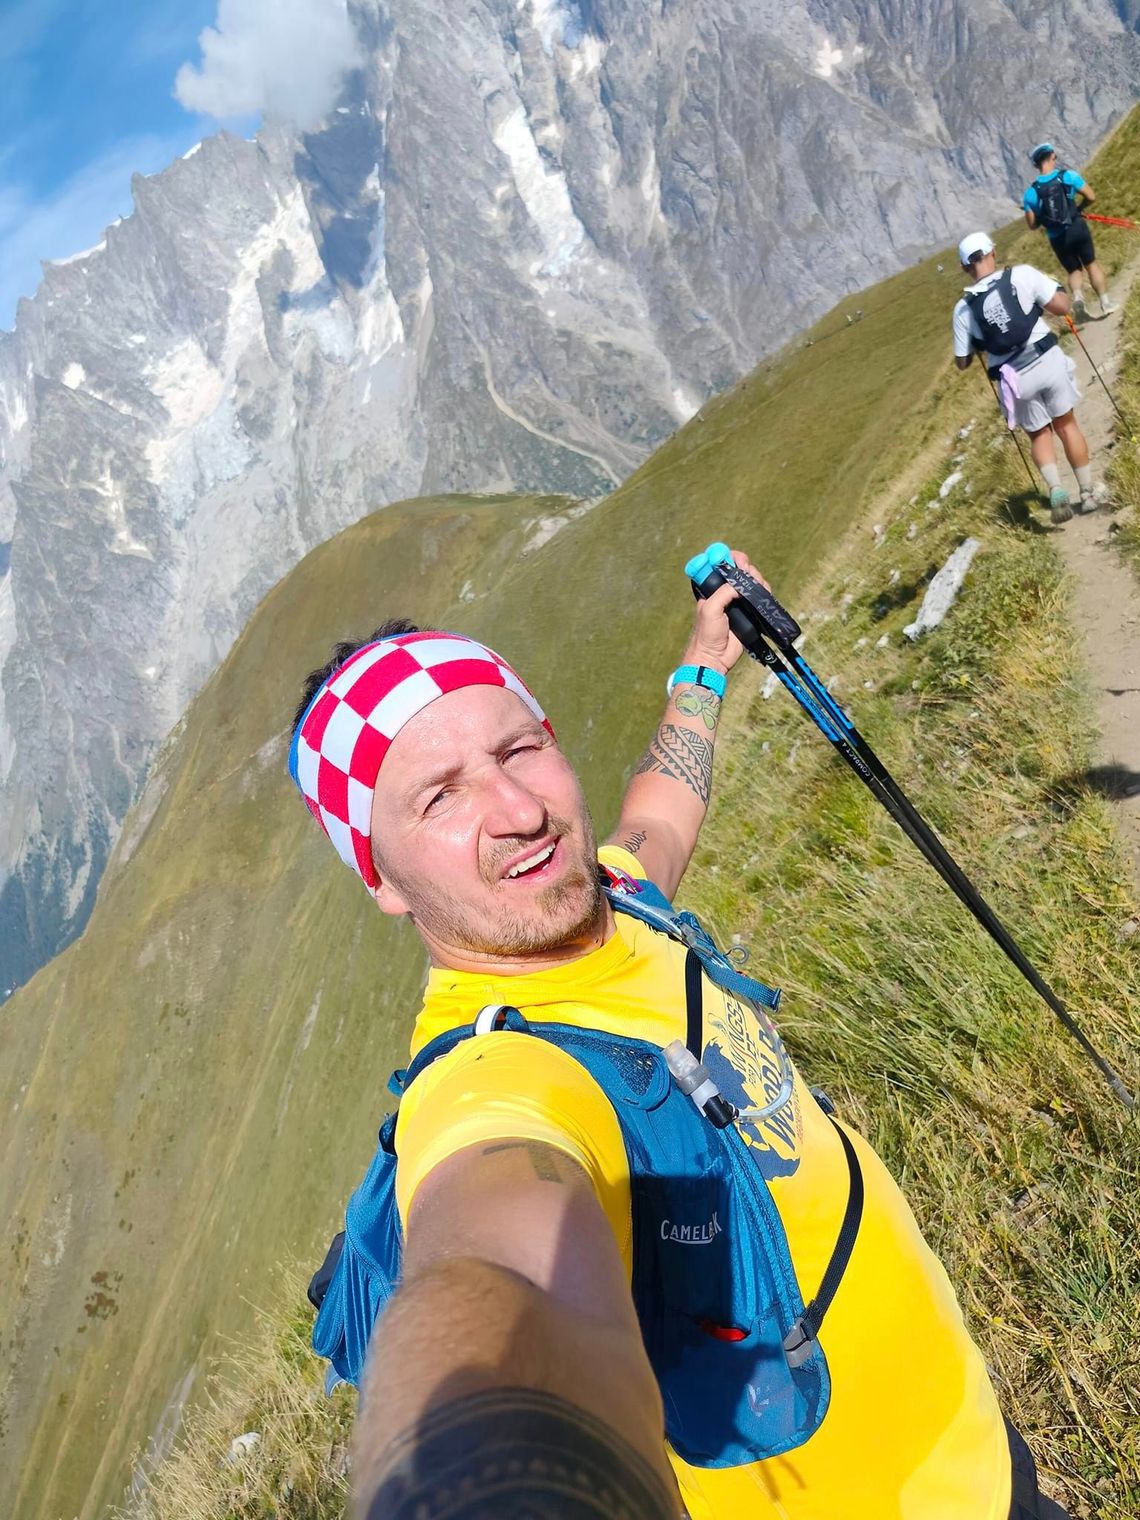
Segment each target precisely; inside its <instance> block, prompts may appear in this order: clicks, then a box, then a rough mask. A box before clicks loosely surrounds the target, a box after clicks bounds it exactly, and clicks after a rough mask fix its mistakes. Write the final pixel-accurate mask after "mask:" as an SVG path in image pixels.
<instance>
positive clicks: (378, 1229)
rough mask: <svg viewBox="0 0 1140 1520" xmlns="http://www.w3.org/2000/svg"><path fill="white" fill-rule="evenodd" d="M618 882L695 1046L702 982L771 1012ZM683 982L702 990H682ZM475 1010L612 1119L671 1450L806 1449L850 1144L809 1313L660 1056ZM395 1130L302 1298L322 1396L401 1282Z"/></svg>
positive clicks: (730, 1145)
mask: <svg viewBox="0 0 1140 1520" xmlns="http://www.w3.org/2000/svg"><path fill="white" fill-rule="evenodd" d="M619 880H620V885H619V886H618V887H616V888H611V887H607V889H606V890H607V896H608V897H609V899H610V901H611V903H612V905H613V907H614V908H615V909H616V910H617V911H618V912H624V913H629V914H631V915H632V916H634V917H636V918H639V919H641V920H642V921H643V922H645V923H648V924H650V925H651V926H652V927H654V928H655V929H657V930H659V931H661V932H664V933H667V934H669V935H671V936H672V937H674V938H676V939H679V940H681V942H682V943H684V944H685V946H686V948H687V950H688V952H689V955H688V963H687V974H686V984H687V989H688V992H689V1003H690V1009H689V1015H690V1031H692V1029H693V1027H694V1023H696V1024H697V1025H698V1027H699V984H700V975H699V971H700V969H701V968H703V970H704V972H705V973H706V974H707V975H708V976H709V978H710V980H711V981H713V982H714V983H715V984H717V985H718V986H720V987H722V988H724V989H725V990H727V991H729V992H731V993H732V994H734V995H735V996H737V997H739V998H743V999H746V1000H749V1001H751V1002H753V1003H755V1004H759V1005H760V1006H762V1007H766V1008H770V1009H775V1008H776V1007H777V1006H778V1003H779V992H778V990H776V989H774V988H771V987H766V986H765V985H764V984H763V983H761V982H757V981H755V980H753V979H752V978H751V977H746V976H744V975H743V974H742V973H741V972H740V971H738V970H737V969H736V968H735V967H734V966H733V965H732V964H731V963H730V962H729V961H728V959H727V958H726V957H725V956H724V955H723V954H722V953H721V952H720V951H719V950H718V949H717V948H716V946H715V945H714V944H713V942H712V940H711V939H710V938H709V936H708V935H707V934H706V933H705V931H704V930H703V929H702V927H701V925H700V924H699V922H698V921H697V919H696V918H694V917H693V915H692V914H690V913H678V912H677V911H676V910H675V909H674V908H673V907H672V905H671V904H670V903H669V901H668V900H667V899H666V898H665V897H664V896H663V894H662V893H660V892H659V891H658V889H657V888H656V887H654V886H653V885H652V884H651V883H647V882H634V881H633V879H632V878H626V877H622V878H619ZM689 966H695V967H696V969H697V975H695V976H690V975H689V974H688V967H689ZM694 984H695V986H696V988H697V989H698V990H697V992H696V996H697V999H698V1003H697V1010H696V1018H694V1009H693V993H694ZM485 1012H492V1016H493V1017H492V1027H493V1028H494V1029H508V1030H512V1031H514V1032H516V1033H528V1034H530V1035H531V1036H533V1037H534V1038H535V1039H541V1040H549V1041H550V1042H551V1043H552V1044H554V1045H556V1046H557V1047H558V1048H559V1049H560V1050H563V1051H565V1052H566V1053H567V1054H568V1055H570V1056H573V1057H574V1059H575V1060H577V1061H579V1062H580V1063H581V1064H582V1065H583V1066H584V1067H585V1068H586V1070H587V1071H588V1072H589V1073H590V1075H591V1076H592V1077H593V1078H594V1080H595V1081H596V1082H597V1083H598V1085H599V1086H600V1087H601V1088H602V1090H603V1092H604V1093H605V1094H606V1096H607V1098H608V1099H609V1101H610V1102H611V1104H612V1105H613V1107H614V1111H615V1113H616V1114H617V1117H618V1120H619V1121H620V1124H621V1131H622V1136H623V1139H624V1141H625V1147H626V1155H627V1158H628V1162H629V1175H630V1184H631V1196H632V1211H633V1285H632V1287H633V1299H634V1304H635V1307H636V1310H637V1315H638V1319H639V1321H640V1325H641V1332H642V1336H643V1339H644V1342H645V1349H646V1351H647V1353H648V1355H649V1360H650V1363H651V1364H652V1367H653V1370H654V1372H655V1374H656V1376H657V1381H658V1384H659V1386H660V1389H661V1395H662V1399H663V1403H664V1408H665V1430H666V1435H667V1437H668V1439H669V1442H670V1444H671V1445H672V1447H673V1449H674V1450H675V1451H676V1452H677V1453H678V1455H679V1456H681V1457H682V1458H683V1459H684V1461H686V1462H687V1463H689V1464H690V1465H692V1466H695V1467H736V1466H739V1465H741V1464H744V1463H749V1462H755V1461H758V1460H760V1459H762V1458H766V1457H774V1456H778V1455H779V1454H780V1453H781V1452H786V1451H791V1450H793V1449H794V1448H795V1447H797V1446H800V1445H802V1444H803V1443H804V1442H805V1441H806V1440H808V1438H809V1437H810V1436H811V1435H812V1434H813V1433H814V1432H815V1431H816V1430H817V1429H818V1428H819V1425H820V1422H821V1421H822V1420H823V1417H824V1415H825V1414H826V1412H827V1406H828V1400H829V1398H830V1392H831V1385H830V1379H829V1375H828V1369H827V1361H826V1359H825V1356H824V1353H823V1348H822V1347H821V1345H820V1343H819V1340H818V1330H819V1325H820V1322H821V1321H822V1318H823V1314H824V1312H825V1311H826V1309H827V1307H828V1305H829V1304H830V1301H831V1297H832V1296H833V1294H834V1292H835V1288H836V1287H837V1286H838V1283H839V1279H840V1278H841V1277H842V1274H843V1269H844V1267H845V1266H846V1263H847V1259H848V1257H849V1256H850V1252H851V1247H852V1245H853V1244H854V1238H855V1234H856V1233H857V1230H858V1224H859V1215H860V1212H861V1208H862V1179H861V1177H860V1175H859V1170H858V1162H857V1161H856V1160H855V1156H854V1151H853V1150H852V1148H851V1143H850V1141H849V1140H848V1138H847V1136H846V1135H845V1134H844V1132H843V1131H842V1130H841V1129H839V1127H838V1126H836V1128H837V1131H838V1133H839V1136H840V1139H841V1141H842V1142H843V1146H844V1151H845V1153H846V1155H847V1160H848V1166H849V1169H850V1173H851V1192H850V1195H849V1199H848V1207H847V1212H846V1215H845V1217H844V1223H843V1228H842V1229H841V1232H840V1239H839V1242H838V1244H837V1246H836V1250H835V1252H834V1254H833V1256H832V1261H831V1264H830V1265H829V1267H828V1269H827V1272H826V1273H825V1274H824V1280H823V1283H822V1284H821V1285H820V1290H819V1292H818V1293H817V1294H816V1297H815V1299H814V1300H813V1301H812V1304H811V1305H810V1306H808V1307H806V1308H805V1305H804V1300H803V1296H802V1294H801V1290H800V1287H799V1284H798V1283H797V1281H796V1274H795V1270H794V1268H793V1266H792V1262H791V1258H790V1255H789V1252H788V1243H787V1238H786V1236H785V1233H784V1227H783V1224H782V1222H781V1220H780V1216H779V1214H778V1212H777V1210H776V1206H775V1204H774V1203H773V1201H772V1197H771V1195H770V1193H769V1191H768V1186H767V1183H766V1182H765V1180H764V1178H763V1177H762V1175H761V1172H760V1169H759V1167H758V1166H757V1165H756V1163H755V1161H754V1159H753V1158H752V1156H751V1155H750V1154H749V1147H748V1145H747V1143H746V1142H745V1140H744V1138H743V1136H742V1135H741V1133H740V1130H739V1129H738V1128H737V1126H736V1125H735V1124H730V1125H729V1126H728V1127H727V1128H725V1129H718V1128H716V1127H714V1125H713V1124H712V1123H710V1122H709V1120H708V1119H707V1118H706V1117H705V1116H704V1115H703V1114H702V1113H701V1112H700V1111H699V1110H698V1109H697V1108H696V1106H695V1105H694V1103H693V1102H692V1101H691V1100H690V1099H689V1098H688V1097H686V1096H685V1094H684V1093H683V1092H682V1091H681V1089H680V1088H679V1087H678V1086H677V1084H676V1083H675V1082H674V1081H673V1079H672V1077H671V1076H670V1073H669V1069H668V1067H667V1066H666V1063H665V1060H664V1057H663V1056H662V1053H661V1051H660V1050H659V1049H658V1048H657V1047H656V1046H655V1045H651V1044H648V1043H647V1042H645V1041H644V1040H636V1039H629V1038H625V1037H623V1036H620V1035H614V1034H610V1033H607V1032H603V1031H599V1030H592V1029H581V1028H577V1027H573V1026H570V1025H565V1024H548V1023H541V1024H540V1023H534V1024H531V1023H528V1021H527V1020H526V1019H525V1018H524V1017H523V1016H522V1014H521V1013H519V1011H518V1010H517V1009H514V1008H509V1009H508V1008H504V1009H499V1010H495V1011H492V1010H486V1011H485ZM478 1022H479V1028H478V1029H476V1027H475V1026H474V1025H472V1026H470V1027H464V1028H462V1029H456V1030H450V1031H448V1032H447V1033H445V1034H442V1035H439V1036H438V1037H437V1038H436V1039H434V1040H432V1041H431V1042H430V1044H428V1045H426V1046H425V1047H424V1049H423V1050H422V1051H421V1052H420V1053H419V1055H418V1056H417V1057H416V1059H415V1060H414V1061H413V1062H412V1064H411V1066H410V1067H409V1068H408V1069H407V1070H406V1071H398V1072H395V1073H394V1074H393V1077H392V1080H391V1082H390V1084H389V1085H390V1086H391V1087H392V1089H393V1091H395V1092H404V1091H406V1090H407V1089H408V1087H410V1086H411V1084H412V1083H413V1082H414V1081H415V1080H416V1078H417V1076H419V1074H420V1073H421V1072H422V1071H423V1070H424V1069H425V1068H426V1067H427V1066H429V1065H430V1064H431V1063H432V1062H433V1061H435V1060H437V1059H438V1058H439V1057H440V1056H442V1055H444V1054H445V1053H446V1052H447V1051H449V1050H452V1049H454V1048H455V1046H456V1045H457V1044H459V1043H460V1042H461V1041H462V1040H465V1039H468V1038H471V1037H472V1036H476V1037H480V1038H482V1037H486V1035H485V1030H486V1028H487V1023H486V1020H485V1018H483V1017H481V1019H480V1021H478ZM692 1043H693V1041H692V1038H690V1046H692ZM695 1053H696V1054H698V1055H699V1054H700V1050H699V1047H698V1049H697V1050H696V1051H695ZM789 1077H790V1068H789ZM825 1107H826V1104H825ZM395 1132H396V1115H395V1114H389V1115H388V1117H387V1118H386V1119H385V1120H384V1123H383V1125H382V1126H381V1129H380V1137H379V1138H380V1144H379V1147H378V1149H377V1152H376V1156H375V1159H374V1160H373V1162H372V1165H371V1166H370V1167H369V1170H368V1173H367V1175H366V1176H365V1178H364V1181H363V1182H362V1183H361V1185H360V1186H359V1187H358V1188H357V1190H356V1192H355V1193H354V1194H353V1195H352V1198H351V1200H350V1201H349V1205H348V1210H347V1213H346V1215H345V1225H344V1232H343V1236H338V1237H337V1239H336V1240H335V1241H334V1242H333V1246H332V1247H331V1248H330V1251H329V1255H328V1257H327V1258H326V1261H325V1264H324V1266H323V1267H322V1269H321V1271H320V1272H319V1273H318V1274H317V1276H316V1277H315V1278H314V1280H313V1285H312V1286H311V1288H310V1295H309V1296H310V1298H311V1299H312V1300H313V1302H314V1303H315V1304H317V1305H318V1307H319V1313H318V1315H317V1320H316V1324H315V1326H314V1329H313V1347H314V1349H315V1350H316V1351H317V1353H318V1355H320V1356H323V1357H327V1358H328V1359H329V1360H330V1361H331V1363H332V1368H333V1372H332V1373H330V1383H333V1382H336V1381H340V1380H343V1381H346V1382H350V1383H358V1382H359V1379H360V1375H361V1371H362V1368H363V1364H364V1359H365V1354H366V1352H367V1349H368V1343H369V1340H370V1337H371V1335H372V1329H373V1325H374V1324H375V1321H376V1319H377V1317H378V1316H379V1315H380V1314H381V1313H382V1312H383V1310H384V1307H385V1305H386V1303H387V1301H388V1299H389V1298H390V1297H391V1295H392V1293H393V1292H394V1291H395V1289H396V1287H397V1286H398V1283H399V1278H400V1268H401V1258H402V1254H403V1237H402V1231H401V1227H400V1220H399V1214H398V1211H397V1207H396V1150H395ZM334 1374H335V1375H334Z"/></svg>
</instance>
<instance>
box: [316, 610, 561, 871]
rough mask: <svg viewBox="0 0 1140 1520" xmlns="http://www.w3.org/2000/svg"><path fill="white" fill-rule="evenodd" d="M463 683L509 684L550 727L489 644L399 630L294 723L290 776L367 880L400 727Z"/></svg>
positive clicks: (355, 658) (357, 657)
mask: <svg viewBox="0 0 1140 1520" xmlns="http://www.w3.org/2000/svg"><path fill="white" fill-rule="evenodd" d="M464 686H502V687H504V688H505V689H506V690H507V691H513V692H514V693H515V695H516V696H517V697H519V698H520V699H521V700H522V701H523V702H524V703H525V704H526V706H527V707H529V708H530V710H531V712H532V713H533V714H534V715H535V717H536V718H537V719H538V720H539V722H540V723H541V724H542V725H543V727H544V728H546V729H547V730H548V731H549V732H550V733H553V732H554V730H553V729H552V728H551V727H550V724H549V723H548V722H547V721H546V714H545V713H544V712H543V710H542V708H541V707H539V705H538V703H537V702H536V701H535V699H534V697H533V695H532V694H531V692H530V691H529V690H528V688H527V687H526V686H525V685H524V684H523V682H522V681H521V680H520V679H519V677H518V676H517V675H516V674H515V672H514V671H513V670H512V669H511V667H510V666H509V665H508V664H507V662H506V661H505V660H504V659H501V658H500V656H499V655H497V654H496V653H495V652H494V650H492V649H488V648H486V646H485V645H483V644H477V643H476V642H475V640H474V639H468V638H464V637H463V635H462V634H457V633H401V634H398V635H397V636H396V637H395V638H391V639H379V640H377V642H376V643H374V644H366V645H365V646H364V648H363V649H358V650H357V651H356V653H355V654H354V655H350V657H349V658H348V659H347V660H346V661H345V662H344V664H343V665H342V666H341V667H340V669H339V670H337V671H335V672H334V674H333V675H331V676H330V677H329V679H328V680H327V681H325V683H324V684H323V685H322V687H321V689H320V690H319V691H318V692H317V694H316V696H315V697H314V698H313V700H312V701H311V702H310V703H309V706H308V707H307V708H306V710H305V715H304V717H303V718H302V719H301V721H300V723H298V725H297V729H296V732H295V733H294V735H293V743H292V745H291V746H290V749H289V774H290V775H291V776H292V778H293V780H294V781H295V782H296V784H297V788H298V790H299V791H300V793H301V796H302V797H304V799H305V802H306V804H307V806H308V809H309V811H310V813H312V815H313V817H314V818H315V819H316V820H317V822H318V823H319V824H320V826H321V828H322V829H324V831H325V833H326V834H327V835H328V836H329V838H330V839H331V840H332V842H333V844H334V845H335V846H336V852H337V854H338V855H339V856H340V858H341V859H342V860H343V861H344V863H345V865H348V866H351V867H352V869H353V870H354V871H355V872H356V873H357V875H358V876H360V877H361V878H362V879H363V881H364V882H365V885H367V886H369V887H376V886H379V884H380V878H379V877H378V876H377V875H376V868H375V866H374V865H373V864H372V846H371V826H372V797H373V793H374V792H375V790H376V781H377V778H378V776H379V774H380V767H381V765H382V764H383V763H384V756H385V755H386V754H387V753H388V750H389V747H390V746H391V743H392V740H393V739H394V738H395V737H396V735H397V734H398V733H399V732H400V730H401V729H402V728H403V726H404V724H405V723H407V722H409V720H410V719H412V718H414V717H415V716H416V714H417V713H420V712H423V710H424V708H425V707H427V706H428V704H429V703H431V702H434V701H435V699H436V698H437V697H442V696H445V695H446V693H447V692H449V691H459V690H461V689H462V688H463V687H464Z"/></svg>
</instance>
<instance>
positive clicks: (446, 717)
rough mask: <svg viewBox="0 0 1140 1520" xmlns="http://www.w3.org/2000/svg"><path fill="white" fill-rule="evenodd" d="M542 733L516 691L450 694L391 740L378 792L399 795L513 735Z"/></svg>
mask: <svg viewBox="0 0 1140 1520" xmlns="http://www.w3.org/2000/svg"><path fill="white" fill-rule="evenodd" d="M531 732H544V730H543V728H542V724H541V723H540V722H539V721H538V719H537V718H536V717H535V716H534V714H533V713H532V712H531V711H530V709H529V708H528V707H527V705H526V703H525V702H523V700H522V698H521V697H519V696H517V695H516V694H515V693H514V692H513V691H508V690H506V688H504V687H501V686H466V687H463V688H462V689H461V690H459V691H449V692H447V693H446V694H445V695H444V696H442V697H437V698H436V700H435V701H434V702H431V703H429V705H428V706H427V707H425V708H424V709H423V711H422V712H419V713H417V714H416V716H415V717H414V718H412V719H410V720H409V721H408V722H407V723H406V724H405V725H404V727H403V728H402V729H401V730H400V732H399V733H398V734H397V735H396V737H395V739H393V741H392V744H391V747H390V748H389V750H388V753H387V754H386V755H385V757H384V764H383V765H382V767H381V769H380V775H379V777H378V782H377V785H378V789H379V790H387V789H388V788H392V789H394V788H395V787H399V788H400V789H401V790H404V789H406V788H407V787H408V786H413V787H414V786H415V785H416V784H417V783H422V782H426V781H428V780H430V779H431V777H432V775H434V774H435V773H436V772H437V771H438V770H439V769H440V767H441V766H450V765H455V764H461V763H462V761H463V760H464V759H465V758H466V757H467V756H469V755H472V754H485V753H488V752H490V751H493V750H494V749H495V748H497V747H498V746H499V745H501V744H502V742H503V741H504V739H508V738H510V737H511V736H512V735H514V734H516V733H517V734H525V733H531Z"/></svg>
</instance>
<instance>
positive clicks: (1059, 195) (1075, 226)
mask: <svg viewBox="0 0 1140 1520" xmlns="http://www.w3.org/2000/svg"><path fill="white" fill-rule="evenodd" d="M1029 157H1030V158H1031V159H1032V161H1033V164H1034V167H1035V168H1036V170H1037V178H1036V179H1035V180H1034V181H1033V183H1032V184H1031V185H1029V186H1028V187H1027V188H1026V191H1025V194H1024V196H1023V197H1022V200H1021V204H1022V206H1023V207H1024V208H1025V221H1026V225H1027V226H1029V227H1031V228H1033V227H1043V228H1044V229H1045V233H1046V235H1047V236H1048V238H1049V242H1050V243H1051V244H1052V247H1053V252H1054V253H1055V254H1056V255H1057V258H1058V261H1059V262H1060V264H1061V267H1062V269H1064V271H1065V273H1066V274H1067V275H1068V276H1069V289H1070V290H1071V291H1072V294H1073V312H1074V315H1075V316H1078V317H1086V316H1087V315H1088V312H1087V311H1086V309H1085V294H1084V277H1085V273H1086V272H1087V273H1088V277H1089V279H1090V280H1091V281H1092V285H1093V289H1094V290H1095V291H1096V293H1097V295H1098V296H1099V297H1100V309H1101V314H1102V315H1103V316H1106V317H1107V316H1108V315H1109V313H1110V312H1114V311H1115V310H1116V303H1115V302H1114V301H1113V300H1112V299H1111V297H1110V296H1109V294H1108V288H1107V281H1106V280H1105V277H1104V271H1103V269H1101V267H1100V265H1099V264H1098V263H1097V260H1096V249H1095V248H1094V247H1093V240H1092V232H1091V231H1090V230H1089V224H1088V222H1087V221H1086V220H1085V218H1084V216H1083V214H1082V213H1083V212H1084V209H1085V207H1086V206H1091V205H1092V203H1093V202H1094V201H1095V200H1096V192H1095V191H1094V190H1093V188H1092V186H1091V185H1090V184H1089V183H1088V181H1087V180H1085V179H1083V178H1082V177H1081V175H1079V174H1078V173H1077V171H1076V170H1075V169H1062V168H1061V167H1060V165H1059V164H1058V162H1057V150H1056V148H1054V146H1053V144H1052V143H1048V142H1044V143H1038V144H1037V146H1036V147H1035V148H1034V149H1033V151H1032V153H1030V155H1029ZM1078 196H1080V198H1081V199H1080V204H1079V205H1078V204H1077V197H1078Z"/></svg>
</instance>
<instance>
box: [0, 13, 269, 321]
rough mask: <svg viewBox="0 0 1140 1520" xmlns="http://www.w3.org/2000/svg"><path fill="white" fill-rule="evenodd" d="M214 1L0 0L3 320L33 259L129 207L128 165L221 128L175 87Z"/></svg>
mask: <svg viewBox="0 0 1140 1520" xmlns="http://www.w3.org/2000/svg"><path fill="white" fill-rule="evenodd" d="M216 12H217V0H0V81H2V85H0V328H3V327H11V326H12V323H13V319H14V316H15V309H16V301H17V299H18V298H19V297H20V296H21V295H31V294H32V293H33V291H34V290H35V288H36V286H37V284H38V283H39V276H40V268H39V261H40V260H41V259H53V258H65V257H66V256H67V255H68V254H72V253H77V252H78V251H79V250H81V249H83V248H87V247H90V246H91V245H92V244H93V243H96V242H98V240H99V238H100V237H101V236H102V233H103V228H104V227H105V226H106V225H107V223H108V222H110V221H113V220H114V218H115V217H117V216H122V215H124V214H125V213H127V212H129V211H130V209H131V192H130V182H131V174H132V173H134V172H136V171H137V172H139V173H142V174H150V173H153V172H154V171H156V170H158V169H161V168H163V167H164V166H165V165H166V164H168V163H169V162H170V161H171V160H172V159H173V158H175V157H176V156H177V155H178V154H179V153H184V152H185V151H186V149H187V148H189V147H190V146H191V145H192V144H193V143H195V142H197V141H198V140H199V139H200V138H201V137H203V136H205V135H206V134H207V133H209V132H213V131H215V130H217V123H216V122H215V121H214V120H213V119H212V118H210V117H206V116H199V115H196V114H194V113H192V112H189V111H187V110H186V109H185V108H184V107H183V106H182V105H180V104H179V102H178V101H177V100H176V99H175V98H174V94H173V89H174V80H175V76H176V74H177V72H178V69H179V67H180V66H181V65H182V64H184V63H186V62H198V61H199V60H200V53H199V47H198V36H199V33H200V32H201V31H202V29H203V27H206V26H208V25H211V24H212V23H213V22H214V21H215V16H216ZM254 124H255V118H252V117H249V118H246V119H245V120H244V121H238V122H236V123H235V125H236V126H237V127H238V129H244V130H245V131H246V132H247V133H248V131H250V130H251V128H252V126H253V125H254Z"/></svg>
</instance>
